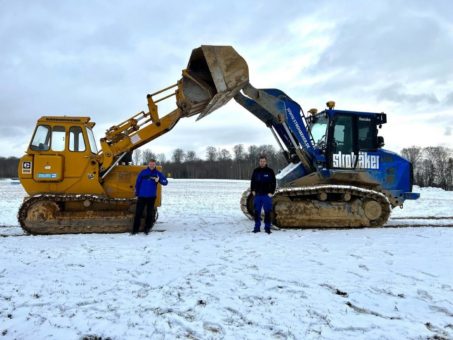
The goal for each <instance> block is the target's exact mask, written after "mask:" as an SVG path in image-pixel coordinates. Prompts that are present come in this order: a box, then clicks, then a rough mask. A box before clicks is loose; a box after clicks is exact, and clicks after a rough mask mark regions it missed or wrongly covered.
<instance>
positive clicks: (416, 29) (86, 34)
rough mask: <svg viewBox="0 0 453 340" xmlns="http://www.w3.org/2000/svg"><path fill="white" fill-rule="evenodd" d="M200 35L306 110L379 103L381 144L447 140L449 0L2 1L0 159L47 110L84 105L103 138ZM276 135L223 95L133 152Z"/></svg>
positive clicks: (452, 19)
mask: <svg viewBox="0 0 453 340" xmlns="http://www.w3.org/2000/svg"><path fill="white" fill-rule="evenodd" d="M202 44H210V45H232V46H233V47H234V48H235V49H236V50H237V51H238V52H239V53H240V54H241V55H242V56H243V57H244V58H245V59H246V61H247V63H248V65H249V70H250V82H251V83H252V84H253V85H254V86H255V87H261V88H268V87H274V88H279V89H281V90H283V91H285V92H286V93H287V94H288V95H290V96H291V97H292V98H293V99H294V100H296V101H297V102H298V103H299V104H300V105H301V106H302V107H303V108H304V109H305V111H307V110H308V109H310V108H312V107H316V108H318V109H319V110H321V109H323V108H324V106H325V102H326V101H328V100H335V101H336V103H337V108H338V109H346V110H361V111H372V112H386V113H387V120H388V124H386V125H384V127H383V130H382V131H381V134H382V135H383V136H384V138H385V141H386V148H387V149H391V150H394V151H397V152H399V151H400V150H401V148H403V147H407V146H411V145H421V146H428V145H444V146H447V147H453V109H452V108H451V107H452V106H453V2H452V1H449V0H445V1H395V0H393V1H373V2H371V1H320V0H316V1H305V0H297V1H281V2H275V1H274V2H266V1H262V0H261V1H232V0H230V1H206V2H203V1H198V2H197V1H145V0H143V1H135V0H131V1H57V0H54V1H17V0H16V1H8V0H0V49H1V52H0V53H1V55H0V56H1V57H0V120H1V124H0V142H1V148H0V156H21V155H22V154H23V152H24V151H25V149H26V147H27V144H28V143H29V141H30V138H31V134H32V132H33V129H34V126H35V123H36V120H37V119H38V118H39V117H41V116H43V115H75V116H90V117H92V120H93V121H95V122H96V123H97V125H96V127H95V134H96V137H97V139H100V138H101V137H102V136H103V134H104V132H105V130H106V129H107V128H108V127H109V126H111V125H113V124H117V123H119V122H121V121H123V120H125V119H127V118H129V117H130V116H132V115H133V114H135V113H136V112H139V111H142V110H146V108H147V106H146V94H147V93H150V92H154V91H156V90H159V89H161V88H162V87H164V86H167V85H170V84H173V83H175V82H176V81H177V80H178V79H179V78H180V77H181V70H182V69H183V68H185V67H186V66H187V62H188V58H189V56H190V53H191V51H192V49H193V48H196V47H198V46H200V45H202ZM172 104H173V103H172ZM170 108H172V105H170V106H169V108H168V110H169V109H170ZM168 110H167V111H165V110H164V111H163V112H161V114H165V113H166V112H168ZM272 143H274V139H273V136H272V134H271V132H270V131H269V130H268V129H267V128H266V127H265V126H264V124H262V123H261V122H260V121H258V120H257V119H256V118H255V117H253V116H252V115H251V114H250V113H249V112H247V111H246V110H245V109H243V108H242V107H240V106H239V105H238V104H236V103H235V102H234V101H232V102H230V103H229V104H228V105H226V106H225V107H223V108H221V109H219V110H218V111H216V112H214V113H212V114H211V115H209V116H207V117H206V118H204V119H202V120H200V121H198V122H195V119H193V118H190V119H183V120H181V121H180V122H179V124H178V125H177V126H176V127H175V128H174V129H173V130H172V131H170V132H169V133H167V134H166V135H165V136H163V137H161V138H159V139H158V140H156V141H153V142H151V143H149V144H147V145H146V146H145V147H142V149H146V148H148V149H151V150H152V151H153V152H155V153H166V154H167V155H170V154H171V151H172V150H174V149H176V148H183V149H184V150H186V151H187V150H194V151H196V152H197V154H198V156H201V157H204V156H205V150H206V147H207V146H208V145H212V146H216V147H219V148H230V149H231V148H232V146H233V145H235V144H245V145H246V146H247V145H250V144H272Z"/></svg>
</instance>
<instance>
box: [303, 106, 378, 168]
mask: <svg viewBox="0 0 453 340" xmlns="http://www.w3.org/2000/svg"><path fill="white" fill-rule="evenodd" d="M307 121H308V124H309V127H310V132H311V134H312V136H313V141H314V145H315V147H316V148H317V149H319V150H321V151H322V152H323V153H324V154H325V155H326V160H327V166H328V168H376V167H378V164H375V163H373V164H369V163H368V162H367V163H366V164H362V163H363V162H361V161H360V159H361V157H360V155H362V154H365V153H368V152H371V153H373V152H376V151H377V150H378V149H379V148H381V147H382V146H383V145H384V139H383V137H380V136H378V135H377V134H378V126H379V127H380V126H381V125H382V124H384V123H386V115H385V113H369V112H355V111H344V110H333V108H332V109H328V110H325V111H322V112H320V113H317V114H315V115H312V116H311V117H308V119H307ZM357 155H359V157H357ZM362 158H363V157H362Z"/></svg>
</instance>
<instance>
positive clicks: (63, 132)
mask: <svg viewBox="0 0 453 340" xmlns="http://www.w3.org/2000/svg"><path fill="white" fill-rule="evenodd" d="M89 120H90V118H88V117H42V118H41V119H39V121H38V125H37V126H36V129H35V132H34V134H33V138H32V140H31V142H30V146H29V150H28V151H29V153H34V152H33V151H44V152H45V151H49V152H53V153H55V152H65V151H70V152H85V151H91V153H98V150H97V146H96V140H95V139H94V135H93V130H92V128H93V126H94V124H95V123H93V122H90V121H89Z"/></svg>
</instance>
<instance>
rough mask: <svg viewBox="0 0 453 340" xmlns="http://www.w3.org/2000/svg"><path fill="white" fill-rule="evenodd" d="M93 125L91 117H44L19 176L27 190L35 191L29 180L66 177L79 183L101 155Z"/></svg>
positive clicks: (40, 120)
mask: <svg viewBox="0 0 453 340" xmlns="http://www.w3.org/2000/svg"><path fill="white" fill-rule="evenodd" d="M93 126H94V123H93V122H90V118H89V117H66V116H60V117H58V116H48V117H41V118H40V119H39V120H38V123H37V125H36V128H35V131H34V133H33V138H32V140H31V142H30V144H29V147H28V150H27V154H26V155H25V156H23V157H22V158H21V160H20V162H19V177H20V178H21V181H22V184H23V185H24V187H25V188H26V189H28V190H31V189H29V187H30V186H32V184H27V182H26V181H27V180H30V183H31V181H33V182H36V183H37V182H41V183H42V182H47V183H56V182H62V181H63V179H65V178H66V179H74V181H76V180H77V179H78V178H79V177H80V176H81V174H82V173H83V172H84V171H85V169H86V168H87V167H88V166H90V164H91V165H93V164H94V163H92V161H91V158H92V157H94V156H95V155H97V153H98V150H97V146H96V141H95V139H94V135H93V131H92V128H93ZM69 182H70V181H69ZM69 182H68V181H66V183H69ZM47 191H49V192H50V191H52V188H50V187H49V188H48V189H47Z"/></svg>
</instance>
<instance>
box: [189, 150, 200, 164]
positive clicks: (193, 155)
mask: <svg viewBox="0 0 453 340" xmlns="http://www.w3.org/2000/svg"><path fill="white" fill-rule="evenodd" d="M196 160H198V157H197V153H196V152H195V151H192V150H189V151H187V154H186V162H193V161H196Z"/></svg>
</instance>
